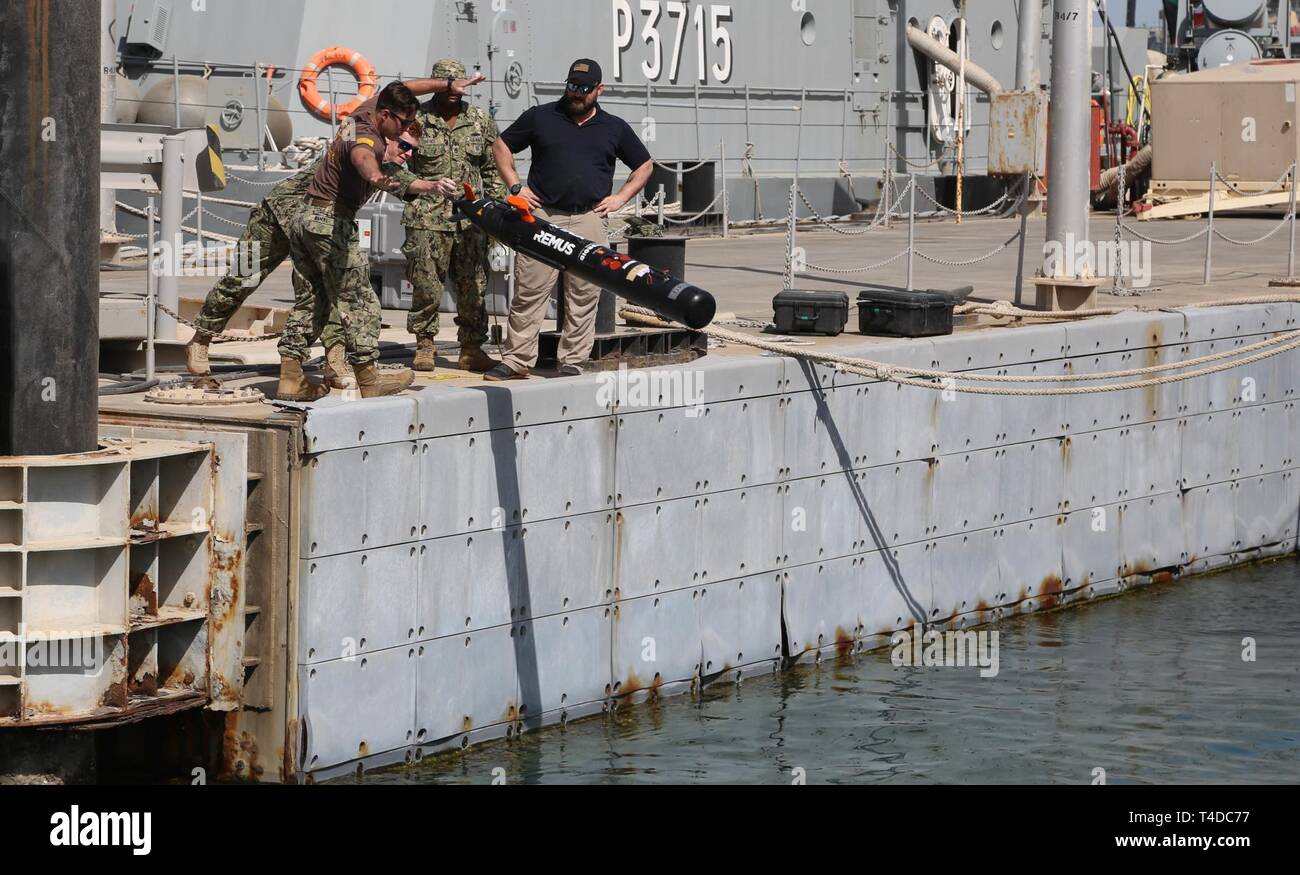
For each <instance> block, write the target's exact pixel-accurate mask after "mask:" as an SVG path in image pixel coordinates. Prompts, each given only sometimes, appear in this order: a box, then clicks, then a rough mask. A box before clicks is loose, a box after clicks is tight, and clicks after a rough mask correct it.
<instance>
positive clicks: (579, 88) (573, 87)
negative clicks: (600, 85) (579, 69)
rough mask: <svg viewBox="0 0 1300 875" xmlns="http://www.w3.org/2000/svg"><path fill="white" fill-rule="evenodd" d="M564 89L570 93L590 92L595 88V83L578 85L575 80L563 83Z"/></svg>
mask: <svg viewBox="0 0 1300 875" xmlns="http://www.w3.org/2000/svg"><path fill="white" fill-rule="evenodd" d="M564 90H565V91H567V92H569V93H570V94H590V93H591V92H593V91H595V90H596V86H595V85H579V84H578V83H577V82H566V83H564Z"/></svg>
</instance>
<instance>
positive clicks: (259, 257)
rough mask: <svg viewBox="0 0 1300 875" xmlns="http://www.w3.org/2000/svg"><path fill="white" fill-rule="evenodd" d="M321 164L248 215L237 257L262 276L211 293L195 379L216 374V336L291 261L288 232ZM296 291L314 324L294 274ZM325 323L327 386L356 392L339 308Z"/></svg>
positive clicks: (193, 365) (297, 302) (234, 278)
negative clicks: (250, 261)
mask: <svg viewBox="0 0 1300 875" xmlns="http://www.w3.org/2000/svg"><path fill="white" fill-rule="evenodd" d="M319 164H320V162H319V161H317V162H316V163H315V164H312V165H311V166H310V167H308V168H307V169H305V170H301V171H299V172H298V173H295V174H294V175H293V176H290V177H287V178H285V179H284V180H282V181H281V182H279V183H278V184H277V185H276V186H275V187H274V188H272V189H271V191H270V192H269V193H267V195H266V197H265V198H264V199H263V200H262V202H261V203H260V204H258V205H257V206H255V207H254V208H253V210H252V212H251V213H249V215H248V224H247V226H245V228H244V233H243V234H241V235H240V237H239V242H238V243H237V244H236V246H237V247H238V248H237V250H236V251H237V252H240V253H245V252H247V253H251V254H252V255H254V256H256V261H255V262H254V264H255V265H256V269H257V273H256V274H254V275H251V276H240V275H238V274H237V273H236V272H235V271H233V270H232V271H231V272H230V273H228V274H226V275H225V276H224V277H222V278H221V279H220V280H219V281H218V282H217V284H216V285H215V286H214V287H213V288H212V291H210V292H208V296H207V299H206V300H204V302H203V308H202V309H201V310H199V314H198V316H196V317H195V318H194V324H195V326H196V328H195V333H194V339H193V340H191V341H190V342H189V344H188V345H187V346H186V347H185V363H186V366H187V368H188V370H189V372H190V373H191V374H194V375H196V376H204V375H207V374H209V373H211V367H210V366H209V364H208V345H209V344H210V343H211V341H212V335H214V334H220V333H221V332H222V331H224V330H225V328H226V324H227V323H228V322H229V321H230V319H231V317H233V316H234V315H235V312H236V311H238V310H239V308H240V307H241V306H243V303H244V301H246V300H248V298H249V296H250V295H252V294H253V292H255V291H257V289H258V287H259V286H260V285H261V284H262V282H263V281H264V280H265V279H266V278H267V277H268V276H270V275H271V273H273V272H274V271H275V270H276V269H277V268H278V267H279V266H280V265H281V264H282V263H283V262H284V260H285V259H286V258H288V257H289V236H288V228H289V226H290V224H291V223H292V221H293V218H294V217H295V216H296V215H297V213H298V210H299V209H300V208H301V207H302V202H303V197H304V196H305V195H306V194H307V186H308V184H309V183H310V182H311V177H312V174H313V173H315V172H316V169H317V167H318V166H319ZM244 263H245V264H247V262H244ZM293 289H294V312H295V314H296V313H297V312H298V308H299V307H301V306H303V302H304V301H306V305H307V308H308V309H307V312H306V314H305V315H306V316H307V318H308V319H311V317H312V309H311V308H312V303H311V300H310V295H309V291H310V290H309V289H307V288H306V286H305V284H304V283H303V281H302V277H301V276H300V275H299V274H298V272H297V271H294V273H293ZM300 315H301V314H300ZM290 318H292V316H291V317H290ZM322 318H323V319H324V327H323V329H321V330H320V331H319V333H320V335H321V338H322V340H323V342H324V344H325V349H326V360H327V364H326V366H325V377H326V381H327V382H328V383H329V385H331V386H333V387H334V388H339V389H345V388H349V387H352V386H354V385H355V383H354V382H353V380H352V372H351V369H350V368H349V367H348V365H347V358H346V356H345V354H344V345H343V326H342V325H341V324H339V318H338V310H337V308H336V309H334V310H332V311H330V312H329V313H328V315H327V316H323V317H322ZM313 321H314V320H313ZM313 337H314V335H313ZM303 354H304V355H305V354H306V350H303Z"/></svg>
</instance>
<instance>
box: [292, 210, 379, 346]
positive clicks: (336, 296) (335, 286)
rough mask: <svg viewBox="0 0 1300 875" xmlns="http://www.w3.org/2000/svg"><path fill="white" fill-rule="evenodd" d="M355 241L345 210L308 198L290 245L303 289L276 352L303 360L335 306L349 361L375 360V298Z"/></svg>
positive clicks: (352, 220) (367, 263)
mask: <svg viewBox="0 0 1300 875" xmlns="http://www.w3.org/2000/svg"><path fill="white" fill-rule="evenodd" d="M360 243H361V235H360V233H359V232H358V231H357V223H356V220H355V217H354V215H353V214H352V213H351V212H350V211H345V210H340V211H338V212H336V211H335V209H334V207H332V206H319V205H317V204H315V203H313V202H311V201H308V202H307V203H306V204H304V206H303V208H302V210H301V211H300V212H299V213H298V215H297V216H296V217H295V218H294V220H293V222H292V224H291V225H290V228H289V246H290V250H291V252H292V254H293V266H294V272H295V273H296V274H298V275H299V276H300V277H301V278H302V291H301V293H299V295H298V300H297V301H295V303H294V308H293V313H292V315H290V317H289V322H288V324H286V325H285V327H284V334H283V335H282V336H281V338H280V355H282V356H286V357H289V358H296V359H298V360H299V361H303V360H305V359H306V358H307V350H308V349H309V348H310V346H311V340H312V338H314V337H315V336H316V335H317V334H318V333H319V332H320V331H321V330H322V329H323V328H324V325H325V323H326V321H327V320H328V318H329V314H330V311H331V308H337V311H338V315H339V322H340V323H341V324H342V328H343V340H344V344H345V345H346V346H347V351H348V359H349V361H351V362H352V364H354V365H363V364H367V363H369V362H373V361H375V360H377V359H378V358H379V320H380V311H379V298H378V297H377V296H376V295H375V290H374V288H373V287H372V286H371V285H370V260H369V259H368V258H367V257H366V256H365V254H364V253H362V251H361V246H360Z"/></svg>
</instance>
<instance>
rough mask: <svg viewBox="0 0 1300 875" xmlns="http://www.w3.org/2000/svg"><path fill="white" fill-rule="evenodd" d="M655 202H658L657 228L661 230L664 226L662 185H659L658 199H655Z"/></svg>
mask: <svg viewBox="0 0 1300 875" xmlns="http://www.w3.org/2000/svg"><path fill="white" fill-rule="evenodd" d="M656 200H658V201H659V212H658V219H657V221H658V222H659V227H660V228H662V227H663V226H664V186H663V183H659V195H658V197H657V198H656Z"/></svg>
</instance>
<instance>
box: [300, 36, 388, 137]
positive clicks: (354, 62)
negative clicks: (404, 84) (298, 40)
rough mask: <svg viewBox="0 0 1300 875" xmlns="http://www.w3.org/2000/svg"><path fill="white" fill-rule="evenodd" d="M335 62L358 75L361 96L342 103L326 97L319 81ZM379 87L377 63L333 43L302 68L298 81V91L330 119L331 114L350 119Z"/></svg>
mask: <svg viewBox="0 0 1300 875" xmlns="http://www.w3.org/2000/svg"><path fill="white" fill-rule="evenodd" d="M335 65H340V66H344V67H347V68H349V69H351V70H352V74H353V75H354V76H356V77H357V86H358V87H357V96H356V97H355V98H353V99H352V100H350V101H348V102H347V103H344V104H342V105H341V106H333V105H332V104H331V103H330V102H329V100H328V99H326V98H324V97H322V96H321V93H320V88H319V87H318V86H317V84H316V80H317V78H318V77H319V76H320V73H321V71H322V70H324V69H325V68H326V67H333V66H335ZM378 90H379V74H378V73H376V72H375V66H374V64H371V63H370V61H368V60H367V59H366V56H365V55H363V54H361V53H360V52H358V51H354V50H353V49H349V48H347V47H346V46H331V47H330V48H328V49H321V50H320V51H319V52H317V53H316V54H314V55H312V58H311V60H310V61H308V62H307V66H306V67H305V68H304V69H303V71H302V78H300V79H299V80H298V94H300V95H301V96H302V102H303V103H304V104H306V106H307V108H308V109H309V110H311V111H312V113H313V114H315V115H317V116H319V117H320V118H322V119H325V120H326V121H328V120H329V119H330V118H331V117H332V118H335V119H342V118H347V117H348V116H350V115H352V113H354V112H356V111H357V107H359V106H361V104H363V103H365V102H366V101H367V100H369V99H370V98H372V97H374V96H375V94H376V92H378Z"/></svg>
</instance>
